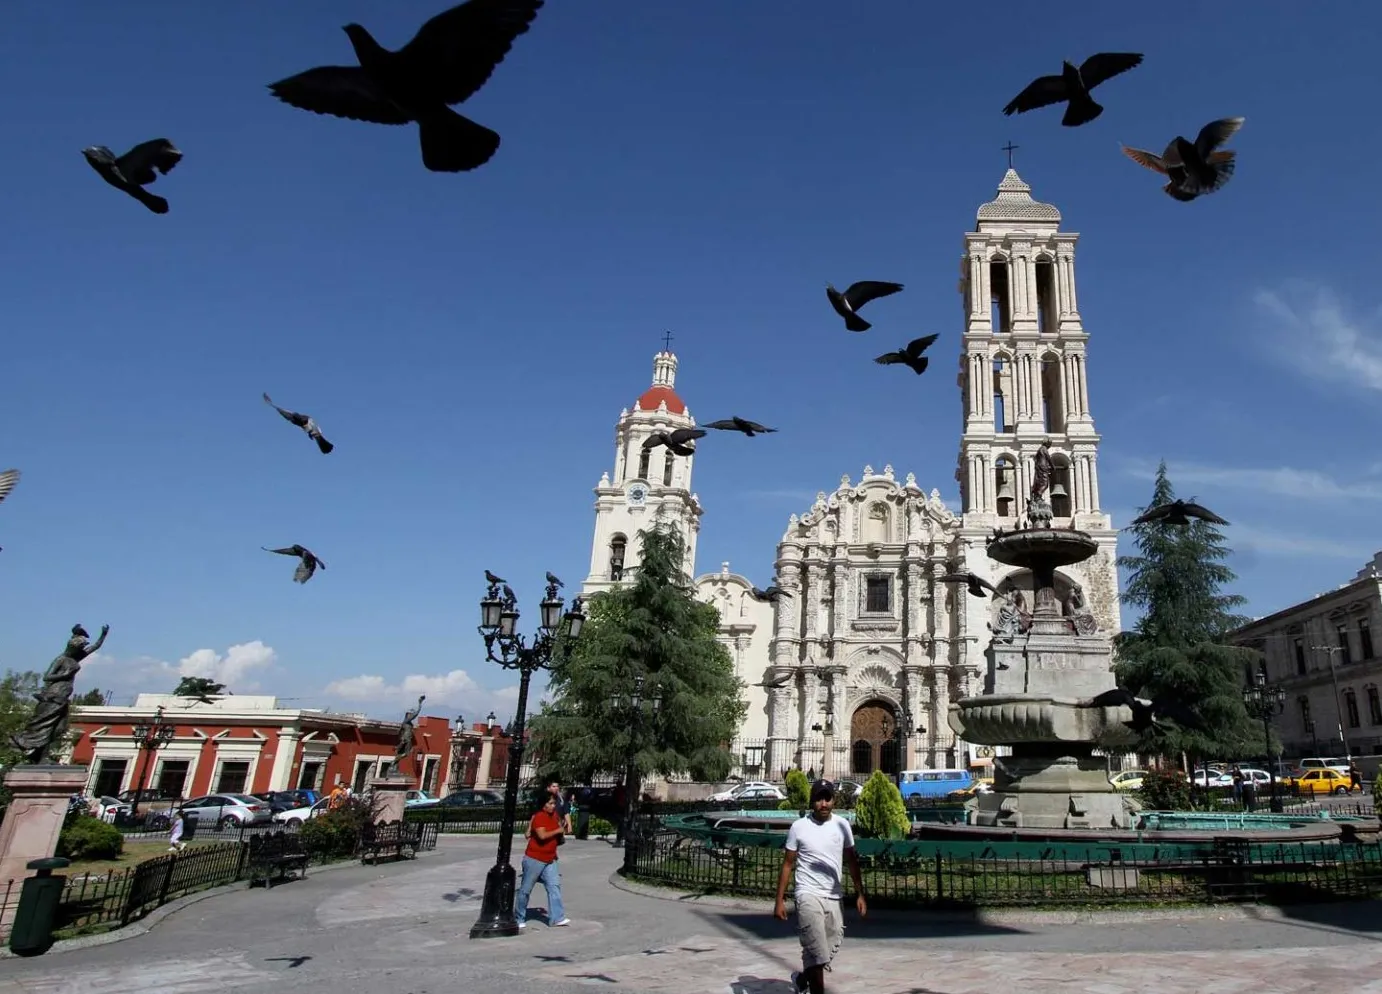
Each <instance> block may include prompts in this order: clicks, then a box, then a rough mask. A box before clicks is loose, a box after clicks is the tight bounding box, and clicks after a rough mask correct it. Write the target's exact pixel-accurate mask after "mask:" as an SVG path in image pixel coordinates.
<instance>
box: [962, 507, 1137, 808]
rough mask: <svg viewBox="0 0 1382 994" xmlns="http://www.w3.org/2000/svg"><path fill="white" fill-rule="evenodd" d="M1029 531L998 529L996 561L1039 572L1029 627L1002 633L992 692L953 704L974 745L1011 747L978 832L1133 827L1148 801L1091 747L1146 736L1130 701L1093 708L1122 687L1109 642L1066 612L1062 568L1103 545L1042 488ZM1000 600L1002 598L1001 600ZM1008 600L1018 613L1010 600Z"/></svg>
mask: <svg viewBox="0 0 1382 994" xmlns="http://www.w3.org/2000/svg"><path fill="white" fill-rule="evenodd" d="M1027 517H1028V521H1027V527H1026V528H1024V529H1021V530H1017V531H1012V532H1007V533H1003V532H997V533H995V536H994V538H993V539H992V541H990V543H989V546H988V554H989V557H990V558H991V559H994V560H997V561H998V562H1000V563H1004V564H1005V565H1008V566H1017V567H1022V568H1024V569H1027V570H1030V571H1031V575H1032V580H1033V588H1034V593H1035V603H1034V605H1033V609H1032V613H1031V616H1030V622H1029V623H1027V624H1026V625H1025V626H1023V627H1024V628H1025V630H1023V629H1022V628H1019V627H1017V626H1016V625H1011V626H1008V627H1007V628H1006V629H1005V628H1004V626H1002V625H999V626H995V629H996V630H995V637H994V640H993V643H992V645H991V647H990V650H989V667H990V669H989V678H988V680H987V681H986V685H985V693H984V694H983V695H982V696H979V697H967V698H964V699H963V700H960V701H958V702H956V703H954V704H951V705H950V714H949V723H950V727H951V728H953V729H954V730H955V732H956V733H957V734H958V735H959V736H960V737H962V738H963V739H964V740H965V741H966V742H972V743H975V744H977V745H989V746H1000V745H1001V746H1010V747H1011V751H1012V754H1011V755H1008V756H995V757H994V785H993V790H992V792H991V793H986V794H980V795H979V796H978V797H977V798H976V799H975V800H974V801H972V802H971V807H970V809H969V813H968V822H969V824H971V825H976V826H991V827H997V828H1029V829H1031V828H1035V829H1127V828H1130V827H1132V826H1133V824H1134V823H1135V822H1136V820H1137V818H1136V813H1137V811H1138V810H1139V809H1140V807H1141V806H1140V804H1139V803H1138V802H1137V800H1136V799H1135V798H1133V797H1130V796H1128V795H1127V794H1126V793H1120V792H1118V791H1116V790H1115V789H1114V788H1113V785H1112V784H1110V783H1109V781H1108V774H1107V768H1106V765H1105V762H1104V759H1103V757H1096V756H1094V754H1093V753H1094V749H1095V748H1096V747H1097V748H1101V749H1107V750H1114V751H1119V750H1126V749H1129V748H1131V747H1132V746H1133V745H1134V744H1135V743H1136V741H1137V735H1136V733H1134V732H1133V731H1132V730H1131V729H1130V728H1129V727H1128V726H1127V725H1126V724H1125V722H1127V721H1130V720H1131V719H1132V711H1131V709H1129V708H1128V707H1126V706H1122V705H1119V706H1115V707H1095V706H1093V705H1092V704H1091V703H1089V701H1090V698H1092V697H1095V696H1097V695H1098V694H1101V693H1103V692H1104V691H1106V690H1110V689H1112V688H1113V687H1114V685H1115V682H1114V677H1113V670H1112V643H1111V641H1110V639H1109V637H1108V636H1107V635H1106V634H1103V633H1100V632H1099V631H1098V626H1097V624H1095V623H1094V619H1093V618H1092V617H1090V616H1089V614H1088V612H1087V611H1082V610H1080V609H1079V606H1078V601H1076V604H1075V605H1074V606H1075V608H1076V609H1075V610H1072V611H1070V613H1066V614H1063V613H1062V605H1061V603H1060V602H1059V600H1058V598H1057V596H1056V570H1058V569H1060V568H1061V567H1063V566H1073V565H1075V564H1077V563H1082V562H1084V561H1085V560H1086V559H1088V558H1089V557H1090V556H1092V555H1094V553H1095V552H1096V551H1097V550H1098V545H1097V544H1096V543H1095V541H1094V539H1092V538H1091V537H1090V536H1089V535H1087V534H1085V533H1084V532H1081V531H1076V530H1074V529H1070V528H1053V527H1051V517H1052V516H1051V509H1050V505H1049V504H1048V503H1047V502H1046V500H1045V498H1044V494H1043V493H1042V491H1041V490H1039V489H1038V488H1037V487H1035V486H1034V487H1033V495H1032V499H1031V500H1030V501H1029V502H1028V505H1027ZM997 596H998V597H999V598H1000V599H1001V598H1003V597H1004V596H1005V595H997ZM1007 596H1008V603H1007V605H1005V607H1006V608H1007V609H1008V610H1007V616H1008V617H1009V618H1015V617H1016V613H1017V612H1016V609H1015V607H1014V603H1013V596H1012V595H1007Z"/></svg>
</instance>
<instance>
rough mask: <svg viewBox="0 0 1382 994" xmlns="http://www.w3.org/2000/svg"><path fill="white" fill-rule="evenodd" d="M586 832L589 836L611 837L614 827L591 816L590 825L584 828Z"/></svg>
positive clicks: (603, 820)
mask: <svg viewBox="0 0 1382 994" xmlns="http://www.w3.org/2000/svg"><path fill="white" fill-rule="evenodd" d="M586 831H587V832H588V833H589V834H590V835H613V834H614V825H613V824H611V823H610V822H607V821H605V819H603V818H596V817H595V816H594V815H591V817H590V824H589V825H587V826H586Z"/></svg>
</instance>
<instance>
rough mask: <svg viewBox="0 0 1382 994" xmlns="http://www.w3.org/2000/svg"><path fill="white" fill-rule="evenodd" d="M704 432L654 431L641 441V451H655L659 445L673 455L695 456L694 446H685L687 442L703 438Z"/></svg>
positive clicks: (695, 430)
mask: <svg viewBox="0 0 1382 994" xmlns="http://www.w3.org/2000/svg"><path fill="white" fill-rule="evenodd" d="M706 434H707V433H706V431H705V430H704V429H703V428H677V429H675V430H673V431H655V432H653V433H652V434H651V435H649V436H648V437H647V438H646V439H644V440H643V451H645V452H646V451H648V450H649V449H655V448H657V447H658V446H659V445H665V446H667V448H668V449H669V450H670V451H671V452H672V454H673V455H678V456H693V455H695V454H696V447H695V446H694V445H687V444H686V443H687V442H692V441H695V440H696V439H698V438H705V436H706Z"/></svg>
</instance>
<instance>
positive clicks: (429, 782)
mask: <svg viewBox="0 0 1382 994" xmlns="http://www.w3.org/2000/svg"><path fill="white" fill-rule="evenodd" d="M160 708H162V721H163V723H164V724H165V725H171V726H172V728H173V733H172V737H171V739H169V740H168V741H167V742H166V744H163V745H160V746H159V747H158V748H157V749H141V748H140V746H139V744H138V743H137V741H136V738H135V734H134V726H135V725H137V724H141V723H143V724H148V723H149V722H151V721H153V720H154V717H155V715H156V714H157V713H158V711H159V709H160ZM70 724H71V731H72V733H73V734H74V737H75V739H74V742H73V745H72V753H71V756H70V758H69V760H68V761H69V762H72V763H76V764H80V765H84V766H88V767H90V779H89V780H88V782H87V792H88V793H89V794H94V795H114V794H118V793H120V792H121V791H123V790H133V789H135V788H136V787H137V788H140V789H149V788H158V789H160V790H162V791H165V792H167V794H169V795H171V796H173V797H188V798H190V797H200V796H202V795H205V794H213V793H255V792H258V791H266V790H287V789H291V788H310V789H315V790H329V789H330V788H331V787H332V786H334V785H335V784H337V783H344V784H346V785H347V786H350V787H352V788H354V789H356V790H361V789H363V788H364V787H365V785H366V784H367V783H368V781H370V780H372V779H375V778H378V777H382V776H385V775H387V774H388V773H389V772H390V771H391V769H392V766H393V762H394V746H395V743H396V742H397V741H398V732H399V728H400V727H401V726H400V723H399V722H397V721H377V720H375V719H372V718H366V717H365V716H363V715H356V714H338V713H334V712H330V711H318V710H312V709H307V708H281V707H279V706H278V700H277V698H275V697H268V696H264V697H259V696H240V695H235V696H227V697H222V698H219V699H217V700H215V701H212V702H210V703H206V702H202V701H198V700H197V699H196V698H190V697H176V696H174V695H171V694H140V695H139V698H138V699H137V700H136V702H135V704H134V706H133V707H112V706H108V705H107V706H100V707H80V708H74V709H73V712H72V719H71V723H70ZM452 739H453V736H452V730H451V725H450V722H449V721H448V720H447V719H445V718H438V717H432V716H423V717H420V718H418V720H417V722H416V731H415V732H414V745H413V750H412V755H411V756H410V757H409V758H408V759H406V760H405V761H404V762H403V764H402V766H403V769H402V770H401V771H399V772H400V773H401V774H402V775H403V776H404V777H405V778H406V779H408V780H410V781H412V783H414V784H416V785H418V786H420V787H421V788H422V789H423V790H425V791H427V792H428V793H430V794H433V795H434V796H435V795H439V794H442V793H445V791H446V790H447V789H449V787H450V784H449V780H450V779H451V776H450V774H451V768H452V766H453V764H452V762H451V759H452V752H453V747H452Z"/></svg>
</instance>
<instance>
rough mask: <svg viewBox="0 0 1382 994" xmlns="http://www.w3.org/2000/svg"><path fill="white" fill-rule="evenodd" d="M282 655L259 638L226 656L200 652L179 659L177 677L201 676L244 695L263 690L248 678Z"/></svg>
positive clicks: (228, 650)
mask: <svg viewBox="0 0 1382 994" xmlns="http://www.w3.org/2000/svg"><path fill="white" fill-rule="evenodd" d="M277 659H278V653H276V652H274V650H273V648H272V647H271V646H267V645H265V644H264V643H263V642H261V641H260V640H259V639H255V640H254V641H253V642H241V643H240V644H238V645H232V646H231V647H230V648H229V649H227V650H226V654H225V655H224V656H222V655H220V654H219V653H217V652H216V651H215V650H214V649H198V650H196V651H195V652H193V653H192V654H191V655H188V656H183V657H182V659H180V660H178V666H177V675H178V676H179V677H185V676H200V677H206V678H207V679H210V680H215V681H216V682H217V683H223V684H225V685H226V686H227V687H229V688H231V689H232V690H239V691H241V692H244V691H247V690H257V689H259V684H258V683H256V682H254V681H252V680H247V679H246V677H247V676H249V674H250V673H252V672H254V671H255V670H262V669H264V668H265V667H268V666H272V665H273V664H274V661H275V660H277Z"/></svg>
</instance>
